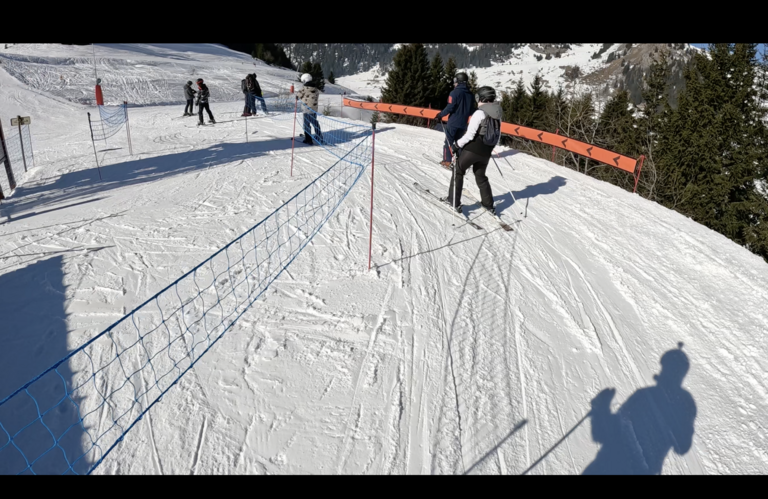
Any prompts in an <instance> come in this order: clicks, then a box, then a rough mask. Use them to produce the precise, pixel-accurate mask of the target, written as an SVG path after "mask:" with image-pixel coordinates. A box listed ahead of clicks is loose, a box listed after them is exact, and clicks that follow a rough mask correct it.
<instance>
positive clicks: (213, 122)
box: [208, 120, 216, 125]
mask: <svg viewBox="0 0 768 499" xmlns="http://www.w3.org/2000/svg"><path fill="white" fill-rule="evenodd" d="M208 124H209V125H215V124H216V120H211V121H209V122H208Z"/></svg>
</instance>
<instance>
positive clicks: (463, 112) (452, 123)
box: [435, 73, 477, 169]
mask: <svg viewBox="0 0 768 499" xmlns="http://www.w3.org/2000/svg"><path fill="white" fill-rule="evenodd" d="M468 82H469V77H468V76H467V73H457V74H456V76H455V77H454V78H453V86H454V89H453V90H452V91H451V94H450V95H449V96H448V105H447V106H445V109H443V110H442V111H440V112H439V113H437V116H435V118H436V119H438V120H439V119H441V118H442V117H443V116H447V115H450V116H449V118H448V125H447V126H446V127H445V132H446V135H448V137H447V138H446V140H445V145H444V146H443V161H441V162H440V164H441V165H443V167H445V168H447V169H450V167H451V161H452V160H453V154H452V152H451V144H453V143H454V142H456V141H458V140H459V139H460V138H461V137H462V136H463V135H464V133H466V131H467V126H468V122H469V117H470V116H471V115H472V113H473V112H474V111H475V109H476V108H477V104H476V103H475V96H474V95H472V92H470V91H469V86H468ZM444 126H445V125H444Z"/></svg>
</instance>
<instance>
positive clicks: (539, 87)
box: [526, 74, 549, 130]
mask: <svg viewBox="0 0 768 499" xmlns="http://www.w3.org/2000/svg"><path fill="white" fill-rule="evenodd" d="M543 88H544V80H543V78H542V77H541V75H540V74H537V75H536V76H535V77H534V78H533V82H531V97H530V101H529V105H528V106H527V107H528V109H527V114H528V115H527V117H526V118H527V119H526V121H527V125H526V126H529V127H531V128H536V129H537V130H544V129H545V128H546V127H547V120H546V117H547V105H548V101H549V98H548V96H547V93H546V92H545V91H544V90H543Z"/></svg>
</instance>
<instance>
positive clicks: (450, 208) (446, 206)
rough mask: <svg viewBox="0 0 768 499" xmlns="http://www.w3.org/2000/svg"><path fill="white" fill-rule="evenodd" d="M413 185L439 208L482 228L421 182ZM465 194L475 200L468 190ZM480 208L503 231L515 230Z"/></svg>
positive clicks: (475, 227)
mask: <svg viewBox="0 0 768 499" xmlns="http://www.w3.org/2000/svg"><path fill="white" fill-rule="evenodd" d="M413 186H414V187H415V188H416V189H417V190H418V191H419V192H421V193H423V194H424V195H425V196H426V197H427V199H429V200H431V201H433V202H434V203H435V204H437V205H438V206H440V207H441V208H443V209H446V210H448V211H450V212H452V213H454V214H457V215H460V216H461V217H462V218H463V219H464V220H465V221H466V222H467V224H468V225H470V226H472V227H473V228H474V229H477V230H484V229H483V228H482V227H481V226H479V225H478V224H476V223H475V222H473V221H472V220H470V218H469V216H468V215H467V214H466V213H463V212H462V213H459V212H457V211H456V210H455V209H454V208H453V206H451V205H450V204H449V203H447V202H445V201H443V200H442V199H440V198H439V197H438V196H437V195H436V194H435V193H434V192H432V191H430V190H429V189H427V188H426V187H423V186H422V185H421V184H419V183H418V182H414V183H413ZM465 195H468V196H469V197H471V198H472V199H473V200H474V201H477V199H475V197H474V196H472V195H470V194H469V193H468V192H465ZM481 209H482V210H483V211H484V212H486V213H487V214H488V215H490V216H492V217H493V218H494V219H495V220H496V222H497V223H498V224H499V226H500V227H501V228H502V229H504V230H505V231H507V232H510V231H513V230H515V229H513V228H512V227H511V226H510V225H509V224H508V223H506V222H504V220H502V219H501V217H500V216H499V215H494V214H493V213H491V212H490V211H488V210H486V209H485V208H481Z"/></svg>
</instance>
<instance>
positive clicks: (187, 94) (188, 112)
mask: <svg viewBox="0 0 768 499" xmlns="http://www.w3.org/2000/svg"><path fill="white" fill-rule="evenodd" d="M196 93H197V90H195V89H194V88H192V82H191V81H188V82H187V84H186V85H184V98H185V99H187V105H186V106H185V107H184V116H194V115H195V113H194V112H193V111H194V107H193V106H192V103H193V102H194V100H195V94H196Z"/></svg>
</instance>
